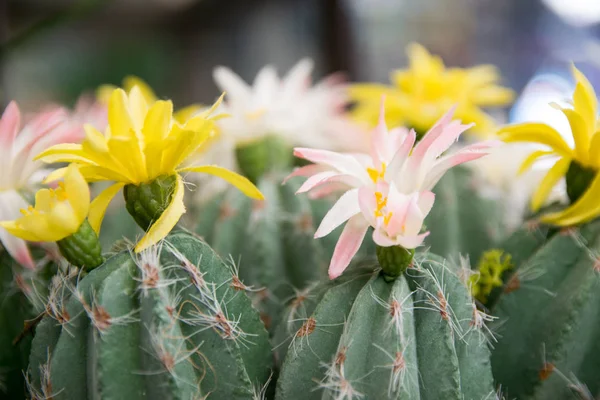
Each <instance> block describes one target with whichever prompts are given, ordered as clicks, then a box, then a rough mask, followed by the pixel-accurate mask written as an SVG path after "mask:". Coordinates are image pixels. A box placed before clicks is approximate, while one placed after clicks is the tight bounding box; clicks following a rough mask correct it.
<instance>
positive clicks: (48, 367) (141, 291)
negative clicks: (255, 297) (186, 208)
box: [29, 232, 272, 400]
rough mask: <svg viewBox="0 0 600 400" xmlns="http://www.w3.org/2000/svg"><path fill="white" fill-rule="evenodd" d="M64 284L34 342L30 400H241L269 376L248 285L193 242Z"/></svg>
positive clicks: (118, 258) (172, 239)
mask: <svg viewBox="0 0 600 400" xmlns="http://www.w3.org/2000/svg"><path fill="white" fill-rule="evenodd" d="M62 285H63V286H62V287H61V288H55V290H54V291H55V292H58V293H63V294H64V296H62V297H57V298H56V299H55V300H54V302H55V303H56V304H55V305H57V307H55V308H53V310H54V312H50V313H49V315H48V316H46V317H45V318H44V319H43V320H42V322H41V323H40V324H39V326H38V328H37V332H36V336H35V339H34V341H33V344H32V351H31V356H30V366H29V380H30V386H31V391H32V394H33V395H34V396H38V397H43V398H47V396H49V395H52V396H53V398H54V399H87V398H102V399H161V400H162V399H186V400H187V399H196V398H203V397H204V396H207V395H209V394H210V395H211V397H214V398H222V399H247V398H250V397H251V396H252V395H253V393H254V392H255V391H258V390H259V389H260V388H261V387H262V385H264V384H265V382H266V381H267V380H268V378H269V375H270V368H271V361H272V356H271V348H270V344H269V342H268V335H267V332H266V330H265V329H264V326H263V324H262V322H261V321H260V318H259V315H258V312H256V311H255V310H254V309H253V307H252V305H251V302H250V299H249V298H248V297H247V296H246V294H245V293H244V291H245V286H244V285H243V284H242V283H241V282H240V281H239V279H238V277H237V276H236V275H235V272H233V270H232V269H230V268H229V267H228V266H227V265H226V264H225V263H224V262H223V261H222V260H221V259H220V258H219V257H218V256H217V255H216V254H215V253H214V252H213V251H212V250H211V248H210V247H209V246H208V245H207V244H206V243H204V242H203V241H201V240H199V239H197V238H196V237H194V236H192V235H191V234H188V233H185V232H177V233H172V234H171V235H169V236H168V237H167V238H166V239H165V241H163V242H162V244H161V245H159V246H155V247H153V248H150V249H148V250H146V251H144V252H142V253H140V254H138V255H136V256H132V254H131V253H130V252H123V253H120V254H117V255H115V256H113V257H111V258H109V259H108V260H107V261H106V262H105V263H104V264H103V265H101V266H100V267H98V268H96V269H95V270H93V271H91V272H90V273H89V274H88V275H87V276H85V277H84V278H83V279H80V280H79V279H64V280H63V282H62ZM60 304H62V305H64V306H62V307H60V306H59V305H60ZM44 396H45V397H44Z"/></svg>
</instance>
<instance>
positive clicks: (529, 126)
mask: <svg viewBox="0 0 600 400" xmlns="http://www.w3.org/2000/svg"><path fill="white" fill-rule="evenodd" d="M498 135H500V138H501V139H502V140H504V141H505V142H508V143H511V142H532V143H540V144H545V145H546V146H549V147H550V148H552V150H554V151H555V152H557V153H558V154H560V155H563V156H567V157H571V156H572V154H573V151H572V150H571V148H570V147H569V145H567V143H566V142H565V141H564V139H563V138H562V136H561V135H560V133H558V132H557V131H556V130H555V129H554V128H551V127H550V126H548V125H546V124H541V123H525V124H516V125H509V126H505V127H503V128H502V129H500V131H499V132H498Z"/></svg>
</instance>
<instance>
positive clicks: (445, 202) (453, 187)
mask: <svg viewBox="0 0 600 400" xmlns="http://www.w3.org/2000/svg"><path fill="white" fill-rule="evenodd" d="M476 186H477V182H476V177H475V176H474V174H473V172H472V170H470V169H469V168H467V167H464V166H458V167H455V168H452V169H451V170H449V171H448V172H446V174H445V175H444V177H443V178H442V179H441V180H440V182H439V183H438V184H437V185H436V187H435V188H434V189H433V191H434V192H435V194H436V200H435V201H436V206H435V207H434V208H433V209H432V210H431V213H430V214H429V216H428V217H427V218H426V219H425V225H426V226H427V229H428V230H430V231H431V234H430V235H429V237H428V238H427V243H428V245H429V246H430V249H431V251H432V252H433V253H435V254H440V255H442V256H444V257H450V258H456V257H457V256H458V254H462V255H468V256H469V258H470V259H471V260H478V259H479V258H480V257H481V255H482V253H483V252H484V251H485V250H487V249H489V248H492V247H493V246H494V245H495V243H496V242H497V241H498V240H499V239H500V238H501V237H502V236H503V234H504V225H503V221H502V216H503V213H502V209H501V208H502V205H501V204H500V203H499V202H497V201H494V200H492V199H486V198H483V197H482V196H481V195H480V194H479V193H478V192H477V188H476Z"/></svg>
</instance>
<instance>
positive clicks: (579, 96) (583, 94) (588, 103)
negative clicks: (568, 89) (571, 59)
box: [571, 65, 598, 132]
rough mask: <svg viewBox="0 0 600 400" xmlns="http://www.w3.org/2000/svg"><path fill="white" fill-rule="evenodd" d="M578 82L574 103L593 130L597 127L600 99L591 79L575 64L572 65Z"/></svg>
mask: <svg viewBox="0 0 600 400" xmlns="http://www.w3.org/2000/svg"><path fill="white" fill-rule="evenodd" d="M571 69H572V72H573V75H574V76H575V80H576V82H577V84H576V85H575V91H574V92H573V104H574V106H575V111H576V112H577V113H579V114H580V115H581V116H582V117H583V119H584V121H585V124H586V125H587V127H588V131H590V132H592V131H594V130H595V127H596V115H597V113H598V99H597V97H596V93H595V92H594V88H593V86H592V84H591V83H590V81H588V79H587V78H586V77H585V75H583V74H582V73H581V71H579V70H578V69H577V68H576V67H575V65H572V66H571Z"/></svg>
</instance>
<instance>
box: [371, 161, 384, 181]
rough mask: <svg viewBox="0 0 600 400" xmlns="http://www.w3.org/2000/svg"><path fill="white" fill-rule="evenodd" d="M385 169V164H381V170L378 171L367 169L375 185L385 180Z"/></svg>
mask: <svg viewBox="0 0 600 400" xmlns="http://www.w3.org/2000/svg"><path fill="white" fill-rule="evenodd" d="M385 168H386V165H385V163H381V170H376V169H375V168H371V167H369V168H367V173H368V174H369V177H370V178H371V180H372V181H373V183H377V181H379V180H380V179H383V177H384V176H385Z"/></svg>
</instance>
